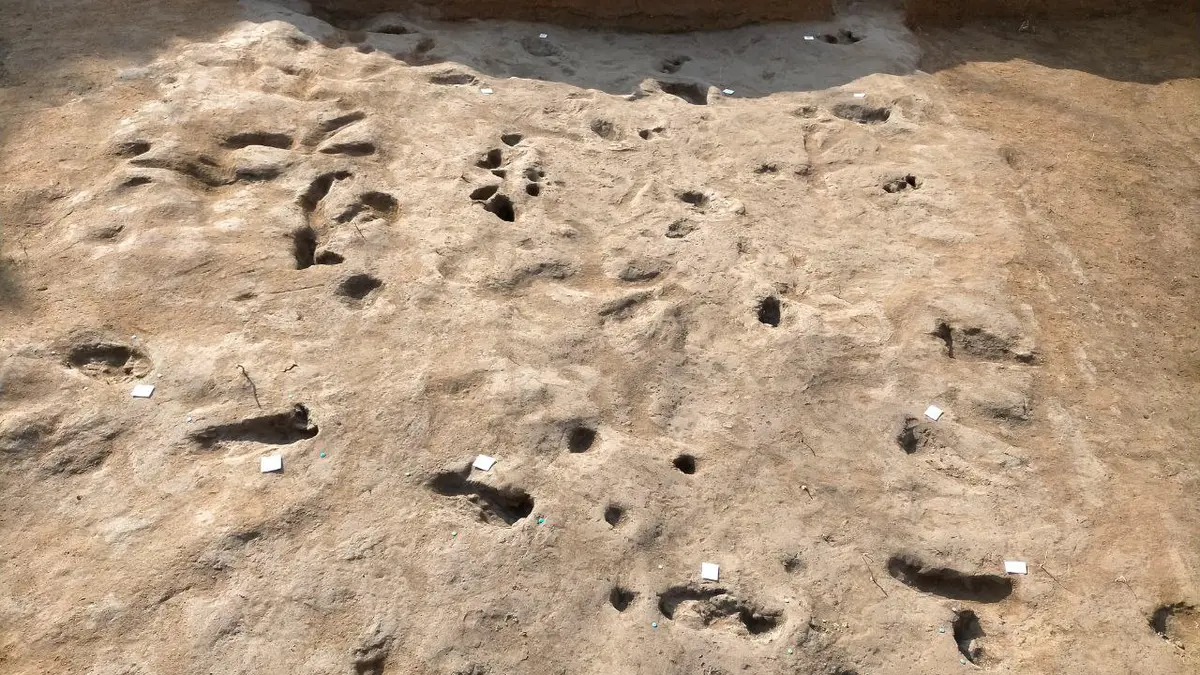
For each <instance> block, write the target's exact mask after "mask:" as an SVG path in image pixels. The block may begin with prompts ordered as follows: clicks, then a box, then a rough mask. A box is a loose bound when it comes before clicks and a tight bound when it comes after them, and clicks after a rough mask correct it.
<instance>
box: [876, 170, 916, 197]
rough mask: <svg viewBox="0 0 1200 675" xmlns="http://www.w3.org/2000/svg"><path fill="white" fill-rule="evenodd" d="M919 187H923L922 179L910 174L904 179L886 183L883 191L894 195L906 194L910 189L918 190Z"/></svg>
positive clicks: (894, 179)
mask: <svg viewBox="0 0 1200 675" xmlns="http://www.w3.org/2000/svg"><path fill="white" fill-rule="evenodd" d="M919 187H921V179H920V178H917V177H916V176H914V175H912V174H911V173H910V174H908V175H907V176H904V177H903V178H893V179H892V180H889V181H888V182H886V183H884V184H883V191H884V192H887V193H889V194H894V193H896V192H904V191H905V190H908V189H912V190H916V189H917V188H919Z"/></svg>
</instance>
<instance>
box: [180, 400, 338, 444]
mask: <svg viewBox="0 0 1200 675" xmlns="http://www.w3.org/2000/svg"><path fill="white" fill-rule="evenodd" d="M317 432H318V428H317V425H315V424H312V423H311V422H310V420H309V414H308V408H307V407H305V406H304V405H303V404H300V403H297V404H296V405H294V406H292V408H291V410H288V411H286V412H280V413H275V414H272V415H263V416H261V417H252V418H250V419H247V420H242V421H240V422H232V423H230V424H218V425H214V426H211V427H206V428H204V429H201V430H199V431H197V432H195V433H194V434H192V440H193V441H195V442H196V443H197V444H199V445H200V446H201V447H203V448H211V447H213V446H215V445H217V444H218V443H222V442H228V441H249V442H253V443H264V444H267V445H288V444H291V443H295V442H297V441H302V440H306V439H309V438H312V437H314V436H316V435H317Z"/></svg>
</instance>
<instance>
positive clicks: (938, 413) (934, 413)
mask: <svg viewBox="0 0 1200 675" xmlns="http://www.w3.org/2000/svg"><path fill="white" fill-rule="evenodd" d="M925 416H926V417H928V418H929V419H931V420H933V421H934V422H936V421H938V420H939V419H940V418H941V417H942V409H941V408H939V407H937V406H936V405H931V406H929V407H928V408H926V409H925Z"/></svg>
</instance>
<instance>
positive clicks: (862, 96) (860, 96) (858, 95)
mask: <svg viewBox="0 0 1200 675" xmlns="http://www.w3.org/2000/svg"><path fill="white" fill-rule="evenodd" d="M866 97H867V95H866V94H855V95H854V98H866Z"/></svg>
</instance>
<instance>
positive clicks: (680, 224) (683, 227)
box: [663, 218, 699, 239]
mask: <svg viewBox="0 0 1200 675" xmlns="http://www.w3.org/2000/svg"><path fill="white" fill-rule="evenodd" d="M698 227H699V226H698V225H696V224H694V223H692V222H690V221H688V220H687V219H686V218H684V219H680V220H677V221H675V222H673V223H671V224H670V225H668V226H667V231H666V233H664V235H663V236H665V237H666V238H667V239H683V238H684V237H686V236H688V235H689V234H691V233H693V232H695V231H696V230H697V229H698Z"/></svg>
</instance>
